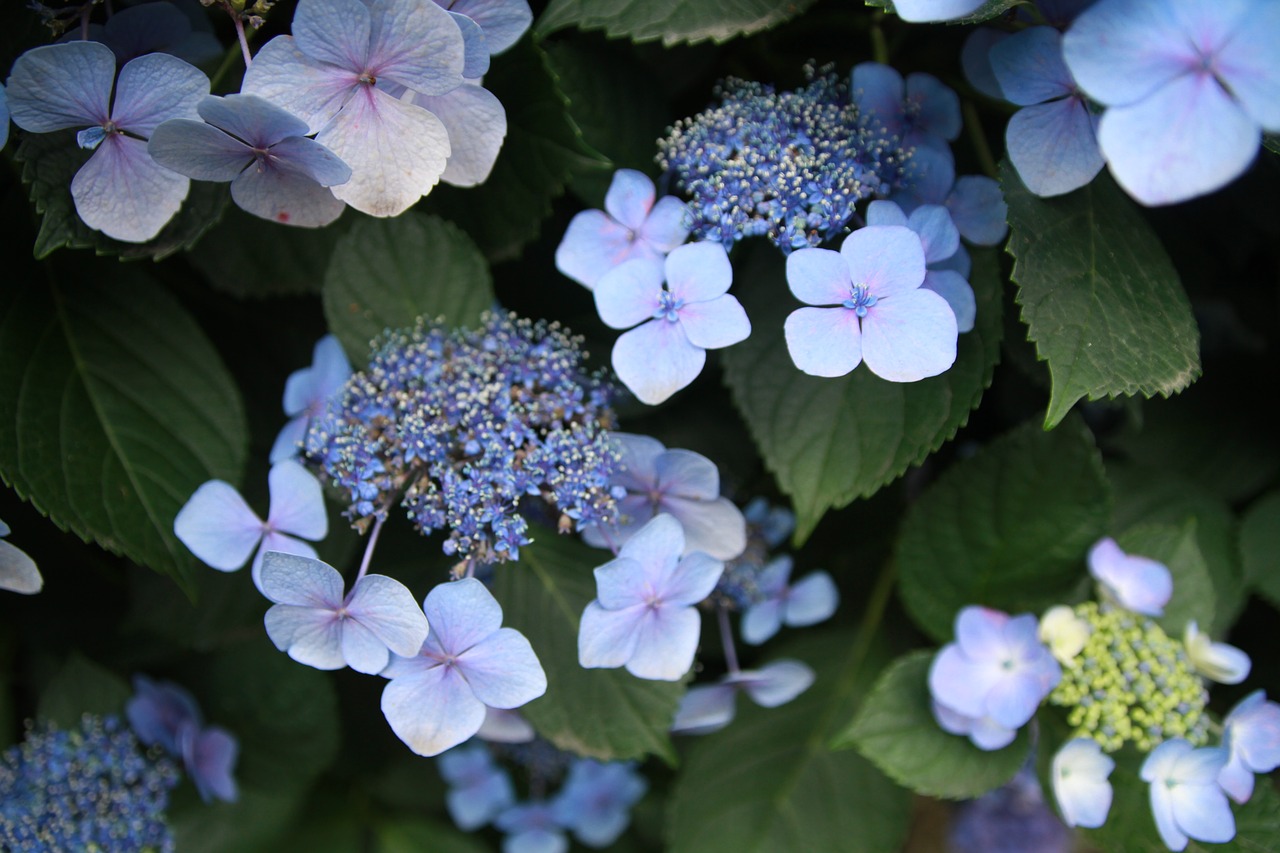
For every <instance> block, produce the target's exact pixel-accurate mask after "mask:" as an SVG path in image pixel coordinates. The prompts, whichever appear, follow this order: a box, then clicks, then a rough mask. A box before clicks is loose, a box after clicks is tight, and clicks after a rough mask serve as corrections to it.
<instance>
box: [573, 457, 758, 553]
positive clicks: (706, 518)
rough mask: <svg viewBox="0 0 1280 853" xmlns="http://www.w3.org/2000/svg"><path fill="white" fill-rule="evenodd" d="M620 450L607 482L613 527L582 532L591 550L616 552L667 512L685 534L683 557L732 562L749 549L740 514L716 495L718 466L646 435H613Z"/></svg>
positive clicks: (718, 482)
mask: <svg viewBox="0 0 1280 853" xmlns="http://www.w3.org/2000/svg"><path fill="white" fill-rule="evenodd" d="M611 438H612V440H613V442H614V446H615V447H616V448H617V450H618V451H619V454H620V455H619V459H618V466H617V470H616V471H615V472H614V474H613V476H612V478H611V479H610V480H609V487H610V490H611V491H612V492H613V494H614V497H615V498H616V499H617V516H618V518H617V522H616V523H615V524H597V525H593V526H591V527H587V528H585V529H583V531H582V538H583V540H584V541H585V542H586V543H587V544H588V545H591V546H593V547H595V548H615V549H616V548H617V547H619V546H621V545H623V544H625V543H626V542H627V540H628V539H630V538H631V537H632V536H634V535H635V534H636V533H637V532H638V531H639V530H640V529H641V528H642V527H644V526H645V525H646V524H648V523H649V520H650V519H652V518H653V517H654V516H656V515H658V514H660V513H667V514H668V515H671V516H673V517H674V518H675V519H676V521H678V522H680V527H681V529H682V530H683V531H684V542H685V545H684V553H685V554H689V553H692V552H694V551H703V552H705V553H707V554H710V555H711V556H712V557H715V558H716V559H719V560H732V559H733V558H735V557H737V556H738V555H739V554H741V553H742V552H743V550H744V549H745V548H746V547H747V525H746V519H745V518H743V515H742V513H741V512H740V511H739V510H738V508H737V507H736V506H734V504H733V502H732V501H730V500H729V499H728V498H725V497H721V496H720V471H719V469H717V468H716V464H715V463H714V462H712V461H711V460H710V459H708V458H707V457H705V456H703V455H702V454H700V453H694V452H693V451H692V450H679V449H672V450H668V449H667V448H666V446H664V445H663V443H662V442H660V441H658V440H657V439H656V438H651V437H649V436H647V435H634V434H631V433H622V432H618V433H613V434H612V436H611Z"/></svg>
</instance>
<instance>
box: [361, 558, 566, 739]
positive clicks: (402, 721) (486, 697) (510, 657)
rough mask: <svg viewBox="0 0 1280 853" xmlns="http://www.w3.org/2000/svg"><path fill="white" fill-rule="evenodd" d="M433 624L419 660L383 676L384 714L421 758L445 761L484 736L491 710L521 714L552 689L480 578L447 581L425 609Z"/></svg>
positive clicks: (394, 662)
mask: <svg viewBox="0 0 1280 853" xmlns="http://www.w3.org/2000/svg"><path fill="white" fill-rule="evenodd" d="M422 609H423V611H424V612H425V613H426V615H427V621H428V623H430V625H431V633H430V634H428V635H427V639H426V641H425V642H424V643H423V644H422V649H421V650H420V651H419V652H418V654H417V655H416V656H413V657H401V656H400V655H398V654H397V655H395V656H393V657H392V659H391V663H390V664H389V665H388V666H387V668H386V669H384V670H383V671H382V675H383V677H385V678H389V679H391V680H390V681H389V682H387V686H386V687H385V688H383V690H382V713H383V714H384V715H385V716H386V718H387V722H388V723H390V724H391V729H392V730H393V731H394V732H395V733H396V736H397V737H399V738H400V740H402V741H404V742H405V743H406V744H407V745H408V746H409V748H410V749H412V750H413V751H414V752H416V753H417V754H419V755H427V756H431V755H439V754H440V753H442V752H444V751H445V750H446V749H448V748H449V747H451V746H457V745H458V744H460V743H462V742H463V741H465V740H467V739H468V738H469V737H471V736H472V735H474V734H475V733H476V731H478V730H479V728H480V725H481V723H483V722H484V717H485V707H486V706H488V707H491V708H503V709H510V708H518V707H520V706H521V705H524V704H526V703H528V702H532V701H533V700H534V699H537V698H538V697H539V696H541V695H542V694H543V693H545V692H546V690H547V676H546V673H544V672H543V671H542V665H541V664H540V663H538V657H537V655H535V654H534V652H533V648H532V647H531V646H530V645H529V641H528V640H526V639H525V638H524V635H522V634H521V633H520V632H519V631H516V630H515V629H514V628H503V627H502V607H501V606H499V604H498V602H497V600H496V599H495V598H494V597H493V595H492V594H491V593H490V592H489V590H487V589H485V586H484V584H482V583H481V582H480V581H478V580H476V579H475V578H463V579H462V580H457V581H451V582H449V583H442V584H440V585H439V586H437V587H435V588H434V589H432V590H431V592H429V593H427V598H426V600H425V601H424V602H423V604H422Z"/></svg>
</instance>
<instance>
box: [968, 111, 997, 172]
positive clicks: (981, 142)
mask: <svg viewBox="0 0 1280 853" xmlns="http://www.w3.org/2000/svg"><path fill="white" fill-rule="evenodd" d="M964 123H965V124H966V125H967V126H968V127H969V140H970V141H971V142H972V143H973V149H974V151H975V152H977V154H978V162H979V163H981V164H982V171H984V172H986V173H987V176H988V177H991V178H995V179H997V180H999V178H1000V171H999V169H997V168H996V158H995V157H993V156H992V154H991V146H989V145H987V137H986V136H985V135H983V133H982V123H981V122H980V121H978V110H977V108H976V107H974V105H973V101H965V102H964Z"/></svg>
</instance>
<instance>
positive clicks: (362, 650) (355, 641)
mask: <svg viewBox="0 0 1280 853" xmlns="http://www.w3.org/2000/svg"><path fill="white" fill-rule="evenodd" d="M341 648H342V660H343V662H344V663H346V665H347V666H349V667H351V668H352V669H353V670H355V671H356V672H362V673H364V674H365V675H377V674H378V673H380V672H382V671H383V670H384V669H386V668H387V663H388V662H389V661H390V660H391V652H389V651H388V650H387V644H386V643H384V642H382V641H381V640H379V639H378V637H377V636H376V635H375V634H374V633H373V631H372V630H371V629H370V627H369V626H368V625H365V624H363V623H362V622H360V621H358V620H356V619H344V620H343V621H342V634H341Z"/></svg>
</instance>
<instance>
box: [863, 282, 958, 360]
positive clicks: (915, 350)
mask: <svg viewBox="0 0 1280 853" xmlns="http://www.w3.org/2000/svg"><path fill="white" fill-rule="evenodd" d="M958 334H959V330H958V327H957V325H956V315H955V314H954V313H952V311H951V306H949V305H947V301H946V300H945V299H943V298H942V297H941V296H939V295H938V294H936V293H934V292H933V291H931V290H925V289H923V288H920V289H917V290H913V291H908V292H906V293H899V294H896V295H894V296H893V297H892V298H890V299H882V300H881V301H880V302H879V303H877V304H876V306H875V307H874V308H873V309H872V310H871V312H870V313H869V314H868V315H867V316H866V317H865V318H864V319H863V321H862V358H863V361H865V362H866V364H867V367H868V368H869V369H870V370H871V372H872V373H874V374H876V375H877V376H879V377H880V378H881V379H888V380H889V381H890V382H915V381H917V380H919V379H924V378H926V377H929V376H937V375H938V374H939V373H942V372H944V371H946V370H947V368H949V367H951V365H953V364H955V361H956V337H957V335H958Z"/></svg>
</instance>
